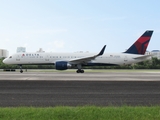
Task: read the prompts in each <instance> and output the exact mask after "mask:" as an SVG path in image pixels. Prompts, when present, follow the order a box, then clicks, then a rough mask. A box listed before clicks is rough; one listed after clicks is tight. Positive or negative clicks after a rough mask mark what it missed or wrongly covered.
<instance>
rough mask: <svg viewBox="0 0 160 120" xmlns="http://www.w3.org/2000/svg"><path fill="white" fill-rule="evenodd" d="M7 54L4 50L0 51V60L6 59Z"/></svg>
mask: <svg viewBox="0 0 160 120" xmlns="http://www.w3.org/2000/svg"><path fill="white" fill-rule="evenodd" d="M8 55H9V52H8V51H7V50H5V49H0V58H6V57H8Z"/></svg>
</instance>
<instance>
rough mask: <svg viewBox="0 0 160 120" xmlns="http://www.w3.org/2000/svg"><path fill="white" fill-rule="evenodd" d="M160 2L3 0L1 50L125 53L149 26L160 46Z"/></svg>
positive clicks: (152, 45)
mask: <svg viewBox="0 0 160 120" xmlns="http://www.w3.org/2000/svg"><path fill="white" fill-rule="evenodd" d="M159 5H160V1H159V0H147V1H142V0H141V1H140V0H134V1H133V0H132V1H131V0H130V1H129V0H119V1H118V0H0V49H7V50H8V51H9V53H10V54H13V53H15V52H16V49H17V47H26V50H27V51H28V52H35V51H37V50H38V49H39V48H43V50H44V51H46V52H76V51H89V52H97V53H98V52H99V51H100V49H101V48H102V47H103V46H104V45H107V47H106V51H105V52H106V53H107V52H123V51H125V50H126V49H127V48H129V47H130V46H131V45H132V44H133V43H134V42H135V40H137V39H138V37H139V36H141V35H142V34H143V33H144V31H146V30H154V33H153V36H152V39H151V41H150V44H149V47H148V50H149V51H151V50H155V49H160V42H159V40H160V14H159Z"/></svg>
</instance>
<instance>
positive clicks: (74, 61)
mask: <svg viewBox="0 0 160 120" xmlns="http://www.w3.org/2000/svg"><path fill="white" fill-rule="evenodd" d="M105 48H106V45H105V46H104V47H103V48H102V50H101V51H100V52H99V53H98V54H97V55H93V56H86V57H81V58H76V59H71V60H69V63H71V64H85V63H87V62H88V61H90V60H93V59H95V58H96V57H98V56H100V55H103V53H104V50H105Z"/></svg>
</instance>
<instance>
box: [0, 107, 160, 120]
mask: <svg viewBox="0 0 160 120" xmlns="http://www.w3.org/2000/svg"><path fill="white" fill-rule="evenodd" d="M0 120H160V106H152V107H131V106H123V107H96V106H84V107H46V108H35V107H17V108H8V107H7V108H0Z"/></svg>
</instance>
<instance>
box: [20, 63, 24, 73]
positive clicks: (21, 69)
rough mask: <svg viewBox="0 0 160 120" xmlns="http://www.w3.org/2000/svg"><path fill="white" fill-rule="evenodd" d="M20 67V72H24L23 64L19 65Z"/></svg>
mask: <svg viewBox="0 0 160 120" xmlns="http://www.w3.org/2000/svg"><path fill="white" fill-rule="evenodd" d="M19 67H20V73H23V70H22V65H19Z"/></svg>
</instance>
